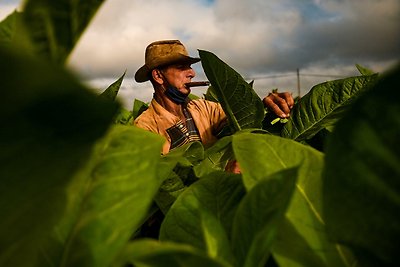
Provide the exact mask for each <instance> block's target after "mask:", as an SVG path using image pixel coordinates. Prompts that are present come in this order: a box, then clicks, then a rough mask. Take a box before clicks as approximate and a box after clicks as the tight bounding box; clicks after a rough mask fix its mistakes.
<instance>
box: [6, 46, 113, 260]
mask: <svg viewBox="0 0 400 267" xmlns="http://www.w3.org/2000/svg"><path fill="white" fill-rule="evenodd" d="M0 73H1V75H2V76H1V81H2V86H1V92H0V94H1V100H2V103H1V105H0V123H1V131H0V148H1V149H0V177H1V180H0V217H1V218H2V220H0V247H1V248H2V249H1V250H0V265H1V266H33V265H34V263H35V259H36V258H37V255H38V253H39V251H40V246H41V245H42V244H43V243H44V242H45V239H46V237H47V236H48V234H49V231H50V229H52V227H53V226H54V225H55V224H56V223H57V222H58V221H59V220H60V218H61V217H62V216H63V212H64V210H65V209H66V206H67V199H66V198H67V196H66V193H65V190H66V187H67V186H68V184H70V182H71V180H72V177H73V176H74V175H75V174H76V173H77V172H78V171H79V170H80V169H81V168H82V166H84V165H85V164H86V163H87V161H88V159H89V158H90V155H91V151H92V146H93V144H94V143H95V142H96V140H97V139H99V138H100V137H101V136H103V135H104V133H105V132H106V130H107V129H108V127H109V125H110V124H111V121H112V117H113V116H114V114H115V111H116V108H117V105H116V104H114V103H109V102H105V101H102V100H101V99H99V98H98V97H97V96H96V95H95V94H92V93H90V92H89V91H88V90H86V88H85V87H83V86H82V85H81V84H79V83H78V82H77V81H76V80H75V79H74V78H73V77H72V76H71V75H70V74H68V73H66V72H65V71H64V70H62V69H61V68H58V67H55V66H49V65H47V64H46V63H43V62H42V61H39V60H35V59H31V58H29V57H26V56H22V55H20V53H13V52H12V50H9V51H7V52H4V51H3V50H1V49H0Z"/></svg>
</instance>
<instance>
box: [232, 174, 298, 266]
mask: <svg viewBox="0 0 400 267" xmlns="http://www.w3.org/2000/svg"><path fill="white" fill-rule="evenodd" d="M296 178H297V168H292V169H287V170H283V171H281V172H278V173H275V174H273V175H272V176H270V177H266V179H264V180H262V181H260V182H258V183H257V184H256V185H255V186H254V187H253V188H252V189H251V190H250V191H249V192H248V193H247V194H246V195H245V197H244V198H243V200H242V201H241V202H240V205H239V208H238V210H237V212H236V214H235V218H234V223H233V231H232V247H233V251H234V255H235V256H236V257H237V259H238V262H239V266H248V267H252V266H265V264H266V262H267V259H268V257H269V253H270V250H271V247H272V244H273V242H274V238H275V236H276V233H277V230H278V227H279V225H280V224H281V222H282V220H283V219H284V215H285V212H286V209H287V207H288V205H289V202H290V199H291V197H292V194H293V192H294V189H295V184H296Z"/></svg>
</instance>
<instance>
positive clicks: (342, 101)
mask: <svg viewBox="0 0 400 267" xmlns="http://www.w3.org/2000/svg"><path fill="white" fill-rule="evenodd" d="M376 79H377V75H376V74H375V75H369V76H360V77H350V78H346V79H341V80H335V81H329V82H325V83H321V84H318V85H316V86H314V87H313V88H312V89H311V91H310V92H309V93H307V94H306V95H305V96H304V97H302V98H301V99H300V101H299V102H297V103H296V105H295V106H294V108H293V110H292V112H291V119H290V120H289V122H288V123H286V124H285V126H284V127H283V129H282V132H281V136H283V137H287V138H290V139H294V140H297V141H302V140H305V139H309V138H311V137H313V136H314V135H315V134H316V133H317V132H319V131H320V130H321V129H323V128H325V127H329V126H332V125H334V124H335V123H336V122H337V120H338V119H340V118H341V117H342V116H343V112H345V111H346V110H347V108H348V106H349V104H351V103H352V102H353V101H354V100H355V99H356V98H357V97H358V96H359V95H360V94H362V93H364V92H365V91H367V89H368V88H370V87H371V85H372V84H373V82H374V81H376Z"/></svg>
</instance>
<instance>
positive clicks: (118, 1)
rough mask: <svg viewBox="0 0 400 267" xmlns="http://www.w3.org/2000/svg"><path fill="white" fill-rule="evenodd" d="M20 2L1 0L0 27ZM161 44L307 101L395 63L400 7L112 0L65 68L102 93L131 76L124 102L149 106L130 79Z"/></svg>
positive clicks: (145, 92) (391, 0) (399, 50)
mask: <svg viewBox="0 0 400 267" xmlns="http://www.w3.org/2000/svg"><path fill="white" fill-rule="evenodd" d="M20 2H21V1H14V0H0V20H2V19H3V18H5V17H6V16H7V15H8V14H9V13H11V12H12V11H13V10H14V9H15V8H17V7H18V6H19V5H20ZM163 39H179V40H181V41H182V42H183V43H184V45H185V46H186V48H187V49H188V51H189V53H190V54H191V55H192V56H198V51H197V50H198V49H201V50H207V51H210V52H212V53H214V54H215V55H217V56H218V57H219V58H220V59H222V60H223V61H224V62H226V63H227V64H228V65H229V66H231V67H232V68H234V69H235V70H236V71H237V72H239V73H240V74H241V75H242V76H243V77H244V78H245V79H246V80H247V81H249V82H250V81H251V80H254V88H255V90H256V92H257V93H258V94H259V95H260V97H264V96H266V95H267V94H268V93H269V92H270V91H271V90H272V89H275V88H278V89H279V91H289V92H293V95H294V96H297V95H298V93H299V90H298V85H300V95H304V94H305V93H307V92H308V91H309V90H310V89H311V88H312V86H314V85H316V84H319V83H321V82H324V81H328V80H333V79H338V78H341V77H349V76H353V75H358V71H357V69H356V67H355V64H360V65H362V66H364V67H367V68H369V69H371V70H373V71H377V72H383V71H385V70H388V69H390V68H391V67H393V66H394V65H395V64H397V63H398V62H399V61H400V1H398V0H363V1H356V0H246V1H245V0H242V1H240V0H168V1H161V0H107V1H105V2H104V4H103V5H102V6H101V8H100V9H99V11H98V12H97V14H96V16H95V17H94V19H93V20H92V22H91V23H90V25H89V27H88V28H87V30H86V31H85V32H84V34H83V35H82V37H81V39H80V40H79V42H78V44H77V46H76V47H75V49H74V50H73V52H72V54H71V55H70V57H69V59H68V63H67V66H68V67H69V68H70V69H71V70H73V71H74V72H76V73H77V75H78V76H79V77H80V78H81V80H82V81H84V82H85V83H87V84H89V85H91V86H92V87H94V88H97V90H98V91H102V90H104V89H105V88H107V87H108V85H110V84H111V83H112V82H114V81H115V80H117V79H118V78H119V77H120V76H121V75H122V74H123V73H124V71H125V70H126V76H125V79H124V82H123V84H122V86H121V89H120V93H119V99H120V101H121V102H122V103H123V104H124V106H126V107H127V108H131V106H132V103H133V101H134V99H135V98H137V99H140V100H142V101H145V102H147V101H150V99H151V97H152V93H153V91H152V87H151V84H150V83H149V82H146V83H141V84H138V83H136V82H135V81H134V78H133V76H134V73H135V72H136V70H137V69H138V68H140V67H141V66H142V65H143V64H144V51H145V48H146V46H147V45H148V44H149V43H151V42H153V41H156V40H163ZM193 68H194V70H195V71H196V73H197V76H196V77H195V78H194V80H204V79H206V77H205V74H204V72H203V70H202V68H201V63H197V64H194V65H193ZM297 70H298V73H299V80H298V79H297V78H298V76H297V75H296V74H297ZM298 81H300V83H298ZM192 93H194V94H196V95H198V96H202V94H203V93H204V89H202V88H196V89H193V91H192Z"/></svg>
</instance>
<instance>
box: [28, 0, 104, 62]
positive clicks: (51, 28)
mask: <svg viewBox="0 0 400 267" xmlns="http://www.w3.org/2000/svg"><path fill="white" fill-rule="evenodd" d="M102 3H103V0H90V1H87V0H86V1H85V0H77V1H71V0H58V1H53V0H27V1H26V3H25V6H24V13H23V16H24V21H25V25H26V27H27V28H28V30H29V34H30V37H31V39H32V42H33V44H34V45H35V50H36V54H38V55H40V56H41V57H43V58H46V59H48V60H50V61H52V62H55V63H58V64H64V62H65V60H66V59H67V57H68V55H69V54H70V53H71V51H72V49H73V48H74V46H75V45H76V43H77V42H78V40H79V38H80V36H81V35H82V33H83V31H84V30H85V29H86V27H87V25H88V24H89V22H90V20H91V19H92V17H93V16H94V14H95V13H96V11H97V9H98V8H99V7H100V5H101V4H102Z"/></svg>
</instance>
